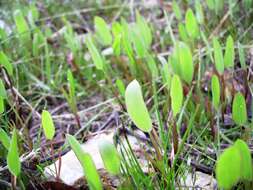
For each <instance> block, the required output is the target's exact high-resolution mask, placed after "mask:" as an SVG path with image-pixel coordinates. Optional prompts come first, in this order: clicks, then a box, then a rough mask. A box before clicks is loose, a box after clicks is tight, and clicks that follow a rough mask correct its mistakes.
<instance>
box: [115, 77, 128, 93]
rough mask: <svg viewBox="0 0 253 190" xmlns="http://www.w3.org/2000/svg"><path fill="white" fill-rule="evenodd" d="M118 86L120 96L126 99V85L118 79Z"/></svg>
mask: <svg viewBox="0 0 253 190" xmlns="http://www.w3.org/2000/svg"><path fill="white" fill-rule="evenodd" d="M116 85H117V88H118V90H119V93H120V95H121V96H122V97H124V94H125V91H126V88H125V85H124V83H123V81H122V80H120V79H117V80H116Z"/></svg>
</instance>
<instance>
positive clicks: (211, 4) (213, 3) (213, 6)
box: [206, 0, 215, 10]
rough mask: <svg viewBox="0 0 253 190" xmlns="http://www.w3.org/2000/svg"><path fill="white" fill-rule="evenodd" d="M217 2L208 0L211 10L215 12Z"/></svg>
mask: <svg viewBox="0 0 253 190" xmlns="http://www.w3.org/2000/svg"><path fill="white" fill-rule="evenodd" d="M214 1H215V0H206V4H207V6H208V8H209V9H210V10H214V8H215V2H214Z"/></svg>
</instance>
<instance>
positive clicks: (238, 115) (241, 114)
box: [232, 92, 247, 125]
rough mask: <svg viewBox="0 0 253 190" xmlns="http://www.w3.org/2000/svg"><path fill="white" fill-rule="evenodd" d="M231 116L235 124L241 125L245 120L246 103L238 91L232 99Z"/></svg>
mask: <svg viewBox="0 0 253 190" xmlns="http://www.w3.org/2000/svg"><path fill="white" fill-rule="evenodd" d="M232 117H233V120H234V122H235V123H236V124H237V125H243V124H245V123H246V122H247V110H246V103H245V99H244V96H243V95H242V94H241V93H240V92H238V93H236V95H235V97H234V100H233V106H232Z"/></svg>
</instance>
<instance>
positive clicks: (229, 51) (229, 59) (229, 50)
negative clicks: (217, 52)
mask: <svg viewBox="0 0 253 190" xmlns="http://www.w3.org/2000/svg"><path fill="white" fill-rule="evenodd" d="M234 59H235V49H234V40H233V38H232V37H231V36H229V37H228V38H227V41H226V50H225V55H224V66H225V67H226V68H228V67H233V66H234Z"/></svg>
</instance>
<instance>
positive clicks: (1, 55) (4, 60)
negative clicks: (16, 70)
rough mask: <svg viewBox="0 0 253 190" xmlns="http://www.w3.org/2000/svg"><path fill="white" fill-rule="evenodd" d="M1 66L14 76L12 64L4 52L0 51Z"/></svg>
mask: <svg viewBox="0 0 253 190" xmlns="http://www.w3.org/2000/svg"><path fill="white" fill-rule="evenodd" d="M0 65H3V67H4V68H5V69H6V71H7V72H8V74H9V75H10V76H12V75H13V67H12V64H11V63H10V62H9V59H8V57H7V56H6V55H5V53H4V52H2V51H0Z"/></svg>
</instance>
